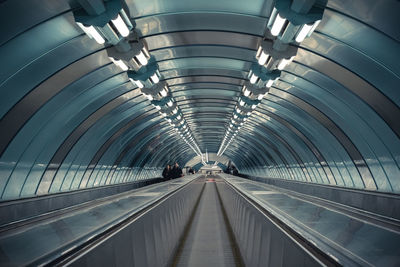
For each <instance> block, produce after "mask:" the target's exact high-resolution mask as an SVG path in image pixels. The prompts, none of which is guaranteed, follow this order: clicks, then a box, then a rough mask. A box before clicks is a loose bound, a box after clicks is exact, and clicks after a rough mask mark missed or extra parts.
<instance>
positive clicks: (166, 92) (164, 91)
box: [160, 88, 168, 97]
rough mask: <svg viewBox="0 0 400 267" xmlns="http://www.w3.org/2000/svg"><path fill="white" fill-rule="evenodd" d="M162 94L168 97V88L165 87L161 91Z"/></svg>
mask: <svg viewBox="0 0 400 267" xmlns="http://www.w3.org/2000/svg"><path fill="white" fill-rule="evenodd" d="M160 94H161V96H163V97H166V96H167V94H168V91H167V88H164V89H163V90H162V91H161V92H160Z"/></svg>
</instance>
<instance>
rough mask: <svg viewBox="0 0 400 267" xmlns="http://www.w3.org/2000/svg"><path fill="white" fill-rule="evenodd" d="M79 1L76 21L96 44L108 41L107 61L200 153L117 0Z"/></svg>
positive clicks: (152, 62)
mask: <svg viewBox="0 0 400 267" xmlns="http://www.w3.org/2000/svg"><path fill="white" fill-rule="evenodd" d="M81 3H82V9H78V10H77V11H75V12H74V16H75V21H76V24H77V25H78V26H79V27H80V28H81V29H82V30H83V31H84V32H85V33H86V34H87V35H88V36H89V37H90V38H92V39H94V40H95V41H96V42H97V43H99V44H104V43H105V42H106V41H107V42H108V43H109V44H112V46H110V47H108V48H107V54H108V56H109V58H110V60H111V61H112V62H113V63H114V64H115V65H116V66H118V67H119V68H120V69H121V70H122V71H126V72H127V75H128V77H129V80H130V81H131V82H132V83H133V84H135V85H136V86H138V87H139V88H140V90H141V92H142V94H143V95H144V96H146V97H147V99H148V100H149V101H150V102H151V103H152V105H153V106H154V107H155V108H156V109H157V110H158V111H159V113H160V114H161V116H163V117H164V118H165V120H166V121H168V123H169V124H170V125H171V126H172V127H173V128H174V129H175V131H176V132H177V133H178V134H179V135H180V136H181V137H182V139H183V140H184V141H185V142H186V143H187V144H188V145H189V147H190V148H191V149H192V150H193V151H194V152H195V153H196V154H197V155H199V156H201V155H202V154H201V150H200V148H199V146H198V145H197V143H196V141H195V139H194V137H193V134H192V132H191V130H190V129H189V126H188V124H187V122H186V120H185V119H184V117H183V114H182V112H181V110H180V109H179V107H178V105H177V104H176V102H175V100H174V98H173V97H172V95H171V92H170V89H169V87H168V84H167V83H166V82H165V81H162V77H161V74H160V71H159V69H158V64H157V62H156V60H155V58H154V57H153V56H151V55H150V53H149V51H148V50H147V48H146V46H145V44H144V43H143V41H142V40H141V39H140V37H139V34H138V32H137V31H135V30H134V28H135V26H136V24H135V23H134V22H131V21H130V19H129V17H128V15H127V14H126V12H125V11H124V9H123V8H122V5H121V2H120V0H110V1H107V2H103V0H86V1H81Z"/></svg>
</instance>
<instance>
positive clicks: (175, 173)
mask: <svg viewBox="0 0 400 267" xmlns="http://www.w3.org/2000/svg"><path fill="white" fill-rule="evenodd" d="M182 176H183V173H182V168H181V167H179V164H178V162H175V165H174V167H173V168H172V170H171V178H172V179H175V178H179V177H182Z"/></svg>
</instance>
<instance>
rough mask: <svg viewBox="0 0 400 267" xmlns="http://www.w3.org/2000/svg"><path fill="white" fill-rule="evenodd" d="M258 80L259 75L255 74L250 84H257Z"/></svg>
mask: <svg viewBox="0 0 400 267" xmlns="http://www.w3.org/2000/svg"><path fill="white" fill-rule="evenodd" d="M257 80H258V77H257V75H255V74H254V73H253V74H252V75H251V77H250V83H251V84H255V83H256V81H257Z"/></svg>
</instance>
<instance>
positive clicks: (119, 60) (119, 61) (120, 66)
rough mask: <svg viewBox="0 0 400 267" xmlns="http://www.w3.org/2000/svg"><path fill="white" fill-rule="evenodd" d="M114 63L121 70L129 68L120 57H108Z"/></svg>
mask: <svg viewBox="0 0 400 267" xmlns="http://www.w3.org/2000/svg"><path fill="white" fill-rule="evenodd" d="M108 58H109V59H110V60H111V61H112V62H113V63H114V64H115V65H117V66H118V67H119V68H120V69H122V70H123V71H127V70H128V69H129V68H128V66H127V65H126V64H125V63H124V62H123V61H122V60H121V59H115V58H113V57H108Z"/></svg>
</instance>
